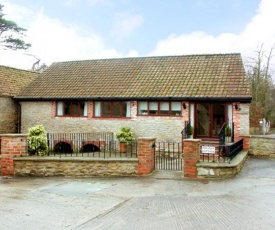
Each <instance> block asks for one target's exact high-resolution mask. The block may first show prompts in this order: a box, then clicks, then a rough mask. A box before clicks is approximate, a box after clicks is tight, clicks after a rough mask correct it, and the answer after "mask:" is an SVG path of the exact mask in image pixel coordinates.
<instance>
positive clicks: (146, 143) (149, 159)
mask: <svg viewBox="0 0 275 230" xmlns="http://www.w3.org/2000/svg"><path fill="white" fill-rule="evenodd" d="M155 142H156V139H155V138H139V140H138V174H139V175H147V174H150V173H151V172H152V171H153V170H154V169H155Z"/></svg>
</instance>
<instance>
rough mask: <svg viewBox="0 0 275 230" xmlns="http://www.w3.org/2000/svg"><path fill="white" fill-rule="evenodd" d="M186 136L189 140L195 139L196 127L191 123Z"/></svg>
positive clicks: (187, 127)
mask: <svg viewBox="0 0 275 230" xmlns="http://www.w3.org/2000/svg"><path fill="white" fill-rule="evenodd" d="M186 134H187V137H188V138H191V139H192V138H193V134H194V127H193V126H192V125H191V124H190V123H189V124H188V125H187V126H186Z"/></svg>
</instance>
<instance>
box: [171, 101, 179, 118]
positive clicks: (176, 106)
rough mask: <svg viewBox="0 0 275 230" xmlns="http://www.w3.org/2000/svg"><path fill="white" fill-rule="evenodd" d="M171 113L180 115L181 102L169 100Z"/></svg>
mask: <svg viewBox="0 0 275 230" xmlns="http://www.w3.org/2000/svg"><path fill="white" fill-rule="evenodd" d="M171 114H172V115H177V116H179V115H181V102H171Z"/></svg>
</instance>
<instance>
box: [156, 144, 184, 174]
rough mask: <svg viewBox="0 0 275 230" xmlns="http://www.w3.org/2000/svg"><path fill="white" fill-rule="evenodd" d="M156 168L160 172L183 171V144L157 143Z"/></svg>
mask: <svg viewBox="0 0 275 230" xmlns="http://www.w3.org/2000/svg"><path fill="white" fill-rule="evenodd" d="M155 168H156V169H159V170H171V171H182V170H183V158H182V144H181V143H180V142H156V144H155Z"/></svg>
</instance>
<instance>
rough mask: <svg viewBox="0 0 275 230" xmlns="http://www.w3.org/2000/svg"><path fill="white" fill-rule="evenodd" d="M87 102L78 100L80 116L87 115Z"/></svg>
mask: <svg viewBox="0 0 275 230" xmlns="http://www.w3.org/2000/svg"><path fill="white" fill-rule="evenodd" d="M87 113H88V111H87V102H80V116H87Z"/></svg>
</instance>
